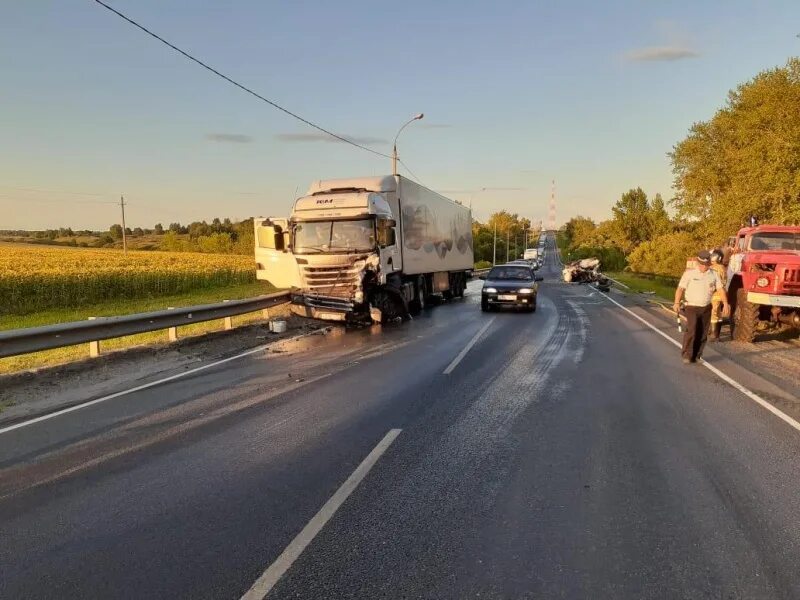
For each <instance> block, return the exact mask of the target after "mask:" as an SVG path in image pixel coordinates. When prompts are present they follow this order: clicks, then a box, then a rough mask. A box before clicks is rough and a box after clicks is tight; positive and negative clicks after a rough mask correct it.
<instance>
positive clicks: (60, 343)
mask: <svg viewBox="0 0 800 600" xmlns="http://www.w3.org/2000/svg"><path fill="white" fill-rule="evenodd" d="M490 270H491V269H476V270H474V271H473V275H474V276H475V277H478V276H480V275H485V274H486V273H488V272H489V271H490ZM290 300H291V294H290V293H289V292H276V293H274V294H267V295H265V296H258V297H257V298H247V299H245V300H227V301H225V302H219V303H216V304H201V305H198V306H186V307H182V308H171V309H167V310H159V311H154V312H146V313H137V314H132V315H123V316H120V317H97V318H90V319H89V320H87V321H72V322H69V323H59V324H57V325H45V326H43V327H27V328H25V329H11V330H8V331H0V358H6V357H8V356H16V355H19V354H29V353H31V352H38V351H40V350H52V349H54V348H63V347H65V346H74V345H77V344H84V343H87V342H88V343H89V355H90V356H97V355H99V354H100V341H101V340H108V339H112V338H118V337H124V336H126V335H135V334H137V333H148V332H150V331H160V330H162V329H165V330H168V333H169V340H170V341H171V342H174V341H176V340H177V339H178V333H177V329H176V328H177V327H180V326H181V325H189V324H191V323H202V322H204V321H213V320H215V319H226V321H225V329H231V327H232V325H231V322H230V317H234V316H236V315H243V314H246V313H250V312H256V311H259V310H264V309H267V308H270V307H272V306H277V305H278V304H285V303H287V302H289V301H290Z"/></svg>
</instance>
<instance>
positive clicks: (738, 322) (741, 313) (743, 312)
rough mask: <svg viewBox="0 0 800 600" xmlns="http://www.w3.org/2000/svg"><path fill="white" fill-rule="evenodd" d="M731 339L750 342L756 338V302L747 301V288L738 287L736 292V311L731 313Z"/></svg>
mask: <svg viewBox="0 0 800 600" xmlns="http://www.w3.org/2000/svg"><path fill="white" fill-rule="evenodd" d="M733 324H734V328H733V339H734V340H736V341H737V342H748V343H752V342H754V341H755V339H756V328H757V327H758V304H753V303H752V302H748V301H747V290H745V289H744V288H739V290H737V292H736V311H735V312H734V314H733Z"/></svg>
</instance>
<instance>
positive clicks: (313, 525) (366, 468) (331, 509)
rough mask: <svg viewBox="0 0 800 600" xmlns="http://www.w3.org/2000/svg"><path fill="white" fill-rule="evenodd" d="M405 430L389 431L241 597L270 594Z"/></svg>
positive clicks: (251, 599) (259, 598) (249, 599)
mask: <svg viewBox="0 0 800 600" xmlns="http://www.w3.org/2000/svg"><path fill="white" fill-rule="evenodd" d="M401 431H403V430H402V429H390V430H389V432H388V433H387V434H386V435H385V436H384V437H383V439H382V440H381V441H380V442H378V445H377V446H375V448H373V449H372V452H370V453H369V454H368V455H367V457H366V458H365V459H364V460H363V461H362V462H361V464H360V465H358V467H356V470H355V471H353V473H352V474H351V475H350V477H348V478H347V480H346V481H345V482H344V483H343V484H342V485H341V487H340V488H339V489H338V490H336V492H335V493H334V494H333V496H331V498H330V500H328V501H327V502H326V503H325V504H324V505H323V507H322V508H320V509H319V512H318V513H317V514H315V515H314V516H313V517H312V518H311V520H310V521H309V522H308V524H307V525H306V526H305V527H303V530H302V531H301V532H300V533H298V534H297V537H295V538H294V539H293V540H292V541H291V542H289V545H288V546H286V549H285V550H284V551H283V552H282V553H281V555H280V556H279V557H278V558H277V559H276V560H275V562H273V563H272V564H271V565H270V566H269V567H268V568H267V569H266V570H265V571H264V573H263V574H262V575H261V577H259V578H258V579H257V580H256V582H255V583H254V584H253V586H252V587H251V588H250V589H249V590H248V591H247V592H246V593H245V594H244V596H242V599H241V600H262V599H263V598H264V597H266V595H267V594H269V592H270V590H271V589H272V588H273V587H274V586H275V584H276V583H278V580H279V579H280V578H281V577H282V576H283V575H284V573H286V571H288V570H289V568H290V567H291V566H292V564H293V563H294V561H296V560H297V559H298V558H299V556H300V555H301V554H302V553H303V550H305V549H306V547H307V546H308V545H309V544H310V543H311V542H312V541H313V540H314V538H315V537H316V536H317V534H318V533H319V532H320V531H322V528H323V527H325V524H326V523H327V522H328V521H330V519H331V517H333V515H334V514H335V513H336V511H337V510H338V509H339V507H341V506H342V504H344V501H345V500H347V498H348V496H350V494H352V493H353V491H354V490H355V489H356V488H357V487H358V484H359V483H361V481H362V480H363V479H364V477H366V476H367V473H369V472H370V470H371V469H372V467H374V466H375V463H377V462H378V459H379V458H380V457H381V455H383V453H384V452H386V450H387V449H388V448H389V446H391V445H392V442H394V440H395V439H397V436H398V435H400V432H401Z"/></svg>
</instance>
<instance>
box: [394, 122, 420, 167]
mask: <svg viewBox="0 0 800 600" xmlns="http://www.w3.org/2000/svg"><path fill="white" fill-rule="evenodd" d="M424 116H425V114H424V113H419V114H418V115H416V116H415V117H414V118H412V119H409V120H408V121H406V122H405V123H403V126H402V127H401V128H400V130H399V131H398V132H397V135H396V136H394V144H392V175H397V138H398V137H400V132H402V131H403V129H405V128H406V127H408V126H409V125H411V123H413V122H414V121H419V120H420V119H421V118H422V117H424Z"/></svg>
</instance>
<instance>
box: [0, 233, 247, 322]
mask: <svg viewBox="0 0 800 600" xmlns="http://www.w3.org/2000/svg"><path fill="white" fill-rule="evenodd" d="M254 282H255V268H254V264H253V258H252V256H239V255H219V254H199V253H181V254H178V253H174V252H144V251H129V252H128V253H123V252H122V251H119V250H112V249H97V250H95V249H83V248H54V247H43V246H33V245H23V244H0V298H2V299H3V301H2V304H1V305H0V315H3V316H7V315H25V314H30V313H35V312H40V311H44V310H48V309H72V308H83V307H91V306H95V305H97V304H100V303H103V302H109V301H126V302H129V301H131V300H148V299H152V298H159V297H164V296H170V295H179V294H187V293H191V292H198V291H202V290H212V289H221V288H228V287H231V286H240V285H245V284H252V283H254Z"/></svg>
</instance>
